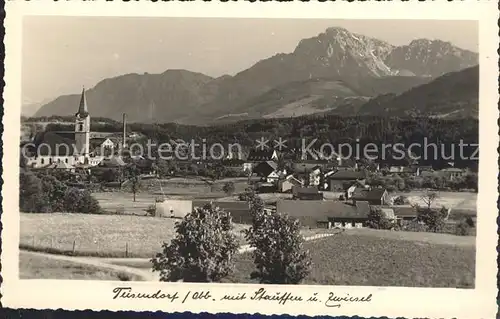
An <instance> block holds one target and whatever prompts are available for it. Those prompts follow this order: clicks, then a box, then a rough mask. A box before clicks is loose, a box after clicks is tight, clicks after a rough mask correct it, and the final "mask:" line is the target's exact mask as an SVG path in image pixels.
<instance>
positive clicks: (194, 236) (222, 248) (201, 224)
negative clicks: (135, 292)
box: [151, 205, 238, 282]
mask: <svg viewBox="0 0 500 319" xmlns="http://www.w3.org/2000/svg"><path fill="white" fill-rule="evenodd" d="M232 228H233V226H232V221H231V215H230V213H228V212H225V211H224V210H221V209H220V208H218V207H213V206H211V205H206V206H205V207H203V208H196V209H195V210H193V212H191V213H190V214H188V215H186V216H185V217H184V219H183V220H182V222H180V223H176V225H175V230H176V233H177V234H176V237H175V238H174V239H172V241H171V243H170V244H167V243H163V251H162V252H160V253H158V254H157V255H156V257H155V258H153V259H151V262H152V263H153V271H159V272H160V281H178V280H182V281H184V282H217V281H220V280H221V279H222V278H224V277H226V276H227V275H229V274H230V273H231V272H232V270H233V263H232V257H233V255H234V254H236V252H237V248H238V241H237V240H236V237H235V235H234V234H233V232H232Z"/></svg>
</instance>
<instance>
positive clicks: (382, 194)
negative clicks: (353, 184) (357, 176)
mask: <svg viewBox="0 0 500 319" xmlns="http://www.w3.org/2000/svg"><path fill="white" fill-rule="evenodd" d="M350 199H352V201H353V202H357V201H366V202H368V203H370V205H388V204H389V193H388V192H387V190H386V189H385V188H371V189H370V188H365V187H357V188H356V189H355V190H354V192H353V193H352V195H351V198H350Z"/></svg>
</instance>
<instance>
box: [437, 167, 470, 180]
mask: <svg viewBox="0 0 500 319" xmlns="http://www.w3.org/2000/svg"><path fill="white" fill-rule="evenodd" d="M438 174H439V175H441V176H443V177H444V178H446V179H448V180H450V181H452V180H455V179H457V178H460V177H462V176H464V175H466V174H467V171H466V170H464V169H460V168H454V167H450V168H445V169H442V170H440V171H439V172H438Z"/></svg>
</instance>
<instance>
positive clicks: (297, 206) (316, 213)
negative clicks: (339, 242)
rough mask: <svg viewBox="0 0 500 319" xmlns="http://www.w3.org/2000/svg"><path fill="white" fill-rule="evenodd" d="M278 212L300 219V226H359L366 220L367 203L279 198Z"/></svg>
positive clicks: (368, 207)
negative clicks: (354, 203) (353, 203)
mask: <svg viewBox="0 0 500 319" xmlns="http://www.w3.org/2000/svg"><path fill="white" fill-rule="evenodd" d="M276 209H277V212H278V213H283V214H287V215H289V216H290V217H294V218H297V219H298V220H300V222H301V224H302V226H309V227H318V226H319V227H325V226H326V225H330V226H331V227H339V228H355V227H357V228H360V227H363V226H364V225H365V224H366V222H367V220H368V213H369V212H370V206H369V205H351V204H348V203H344V202H339V201H307V202H306V201H304V202H302V201H292V200H281V201H278V202H277V204H276Z"/></svg>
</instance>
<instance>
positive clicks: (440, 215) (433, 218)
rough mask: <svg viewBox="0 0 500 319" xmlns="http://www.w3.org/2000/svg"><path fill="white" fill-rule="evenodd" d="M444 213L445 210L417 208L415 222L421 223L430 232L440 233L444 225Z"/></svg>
mask: <svg viewBox="0 0 500 319" xmlns="http://www.w3.org/2000/svg"><path fill="white" fill-rule="evenodd" d="M446 213H447V210H446V209H440V210H435V209H431V208H429V207H423V208H417V220H418V221H420V222H423V223H424V224H425V225H426V226H427V228H428V229H429V230H430V231H432V232H440V231H442V230H443V227H444V224H445V217H446Z"/></svg>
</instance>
